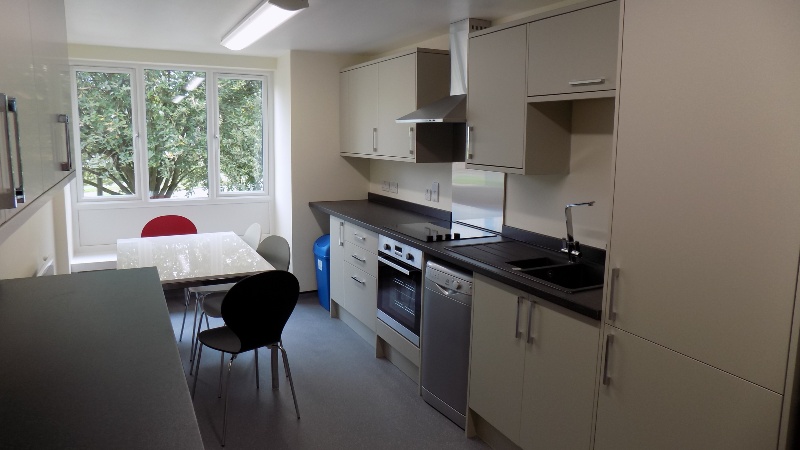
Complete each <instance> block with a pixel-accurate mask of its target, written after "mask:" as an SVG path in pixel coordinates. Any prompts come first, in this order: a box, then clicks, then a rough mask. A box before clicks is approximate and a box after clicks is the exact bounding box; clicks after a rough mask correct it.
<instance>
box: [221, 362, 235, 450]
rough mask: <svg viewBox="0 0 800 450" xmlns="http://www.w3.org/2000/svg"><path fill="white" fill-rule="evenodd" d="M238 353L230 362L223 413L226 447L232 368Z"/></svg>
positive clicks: (223, 436)
mask: <svg viewBox="0 0 800 450" xmlns="http://www.w3.org/2000/svg"><path fill="white" fill-rule="evenodd" d="M234 359H236V355H235V354H234V355H231V362H230V363H228V380H227V381H226V382H225V411H224V412H223V413H222V446H223V447H225V434H226V433H227V431H228V399H229V398H231V394H230V386H231V368H232V367H233V360H234Z"/></svg>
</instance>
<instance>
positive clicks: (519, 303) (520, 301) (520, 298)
mask: <svg viewBox="0 0 800 450" xmlns="http://www.w3.org/2000/svg"><path fill="white" fill-rule="evenodd" d="M521 305H522V297H517V319H516V324H515V325H514V339H519V337H520V335H522V333H520V332H519V307H520V306H521Z"/></svg>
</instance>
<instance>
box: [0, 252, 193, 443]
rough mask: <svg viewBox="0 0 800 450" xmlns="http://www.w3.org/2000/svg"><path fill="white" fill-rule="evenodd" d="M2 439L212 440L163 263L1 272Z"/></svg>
mask: <svg viewBox="0 0 800 450" xmlns="http://www.w3.org/2000/svg"><path fill="white" fill-rule="evenodd" d="M0 359H1V360H2V361H3V363H2V364H0V424H2V426H0V447H3V448H82V449H95V448H96V449H128V448H130V449H141V448H170V449H202V448H203V442H202V439H201V437H200V429H199V428H198V426H197V419H196V418H195V414H194V407H193V406H192V400H191V398H190V396H189V388H188V386H187V384H186V376H185V375H184V373H183V367H182V366H181V361H180V356H179V355H178V347H177V345H176V343H175V336H174V334H173V330H172V324H171V323H170V320H169V312H168V311H167V306H166V302H165V301H164V292H163V291H162V290H161V282H160V281H159V279H158V272H157V271H156V269H155V268H154V267H150V268H145V269H129V270H104V271H96V272H83V273H77V274H72V275H56V276H49V277H41V278H21V279H15V280H0Z"/></svg>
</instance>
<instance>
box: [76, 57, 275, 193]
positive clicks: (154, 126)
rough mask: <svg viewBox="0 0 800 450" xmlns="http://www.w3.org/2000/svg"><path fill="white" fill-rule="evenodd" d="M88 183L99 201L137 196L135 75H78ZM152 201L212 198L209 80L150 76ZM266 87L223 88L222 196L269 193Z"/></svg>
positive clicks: (171, 73)
mask: <svg viewBox="0 0 800 450" xmlns="http://www.w3.org/2000/svg"><path fill="white" fill-rule="evenodd" d="M76 75H77V88H78V109H79V124H80V138H81V163H82V168H83V182H84V185H85V186H90V187H91V188H92V189H93V190H96V192H97V195H131V194H134V193H135V192H134V188H135V176H134V152H133V127H132V123H133V120H134V118H133V115H132V108H131V80H130V75H129V74H127V73H105V72H82V71H79V72H77V74H76ZM144 75H145V85H144V87H145V89H144V97H145V118H146V123H147V125H146V127H147V174H148V185H149V186H148V190H149V195H150V198H170V197H172V196H173V195H175V194H176V193H177V192H185V195H186V196H187V197H188V196H192V195H195V194H197V193H201V192H203V191H205V192H207V191H208V154H209V152H208V142H207V112H206V83H205V81H204V79H205V77H206V74H205V73H203V72H195V71H175V70H146V71H145V73H144ZM262 90H263V86H262V82H261V81H260V80H253V79H250V80H246V79H238V78H221V79H220V81H219V112H220V117H219V120H220V164H219V166H220V167H219V170H220V189H221V190H223V191H258V190H263V131H264V130H263V112H262V111H263V108H262V106H263V103H262Z"/></svg>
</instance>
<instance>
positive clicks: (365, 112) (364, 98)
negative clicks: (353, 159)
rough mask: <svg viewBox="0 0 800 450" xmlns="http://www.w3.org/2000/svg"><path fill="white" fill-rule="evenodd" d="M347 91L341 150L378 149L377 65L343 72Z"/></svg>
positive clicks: (353, 151) (367, 151)
mask: <svg viewBox="0 0 800 450" xmlns="http://www.w3.org/2000/svg"><path fill="white" fill-rule="evenodd" d="M340 83H341V86H340V87H341V89H342V90H343V92H344V95H343V99H342V101H343V102H344V111H343V123H342V148H341V149H340V151H341V152H342V153H357V154H374V153H376V151H377V127H378V122H377V111H378V100H377V95H378V68H377V66H376V65H374V64H372V65H369V66H364V67H359V68H357V69H353V70H349V71H346V72H342V73H341V78H340Z"/></svg>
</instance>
